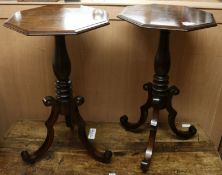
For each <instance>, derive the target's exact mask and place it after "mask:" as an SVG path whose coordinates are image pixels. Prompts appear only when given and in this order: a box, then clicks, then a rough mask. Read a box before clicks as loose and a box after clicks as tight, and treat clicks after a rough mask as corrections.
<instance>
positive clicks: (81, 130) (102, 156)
mask: <svg viewBox="0 0 222 175" xmlns="http://www.w3.org/2000/svg"><path fill="white" fill-rule="evenodd" d="M83 102H84V99H83V97H80V96H78V97H75V98H74V104H73V105H72V106H74V109H73V108H72V109H73V114H72V115H73V116H74V117H76V124H77V127H78V135H79V138H80V140H81V142H82V143H83V145H84V146H85V148H86V149H87V150H88V152H89V154H90V155H91V156H92V157H93V158H95V159H96V160H97V161H100V162H103V163H109V162H110V161H111V158H112V152H111V151H108V150H107V151H105V152H104V153H102V152H99V151H98V150H97V149H96V148H95V147H94V146H93V144H92V143H91V142H90V141H89V140H88V138H87V135H86V128H85V125H86V124H85V121H84V120H83V118H82V117H81V115H80V113H79V110H78V106H80V105H81V104H83Z"/></svg>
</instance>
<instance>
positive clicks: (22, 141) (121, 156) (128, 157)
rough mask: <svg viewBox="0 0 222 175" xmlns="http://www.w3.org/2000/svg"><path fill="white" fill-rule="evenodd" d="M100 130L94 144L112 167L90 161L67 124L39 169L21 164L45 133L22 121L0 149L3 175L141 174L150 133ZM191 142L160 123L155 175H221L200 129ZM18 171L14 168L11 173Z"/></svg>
mask: <svg viewBox="0 0 222 175" xmlns="http://www.w3.org/2000/svg"><path fill="white" fill-rule="evenodd" d="M92 127H93V128H96V129H97V134H96V138H95V140H94V141H93V142H95V144H98V145H100V148H101V149H104V148H110V149H111V150H113V152H114V156H113V159H112V162H111V163H110V164H103V163H99V162H96V161H95V160H93V159H92V158H91V157H89V156H88V154H87V152H86V151H85V149H84V148H83V147H82V145H81V144H80V141H79V140H78V136H77V133H71V131H70V130H69V129H68V128H66V127H65V124H64V123H63V122H59V123H57V124H56V126H55V134H56V136H55V142H54V145H53V147H52V148H51V149H50V151H49V152H48V153H47V155H46V156H45V157H44V158H43V160H41V161H40V162H38V163H36V164H35V165H32V166H30V165H27V164H25V163H24V162H22V160H21V158H20V151H21V150H23V149H29V150H33V149H35V148H36V147H38V145H39V144H41V143H42V141H43V139H44V137H45V134H46V129H45V127H44V123H43V122H40V121H19V122H17V123H16V124H15V125H13V126H12V127H11V128H10V129H9V131H8V132H7V134H6V135H5V137H4V141H3V142H2V143H1V144H0V163H1V166H0V172H1V174H3V175H4V174H33V175H35V174H36V175H37V174H41V175H51V174H54V175H68V174H78V175H98V174H101V175H103V174H104V175H108V174H109V173H111V172H113V173H116V174H117V175H126V174H127V175H137V174H141V170H140V167H139V162H140V160H141V158H142V157H143V152H144V148H145V146H146V142H147V137H148V136H147V133H148V132H147V129H148V128H146V130H145V131H143V132H142V133H132V132H127V131H125V130H124V129H122V128H121V127H120V126H119V125H118V124H116V123H88V124H87V128H92ZM197 130H198V133H197V135H196V136H195V137H193V138H192V139H190V140H186V141H185V140H178V139H177V138H176V136H175V135H174V134H173V133H171V131H170V130H169V128H168V127H167V125H165V124H163V123H161V124H160V127H159V130H158V132H157V140H156V152H155V153H154V157H153V160H152V164H151V166H150V170H149V174H152V175H184V174H186V175H203V174H207V175H221V174H222V163H221V160H220V158H219V156H218V154H217V153H216V151H215V149H214V147H213V144H212V143H211V142H210V141H209V138H208V137H207V136H206V135H205V133H204V132H203V130H202V129H201V128H200V127H197ZM11 167H13V168H11Z"/></svg>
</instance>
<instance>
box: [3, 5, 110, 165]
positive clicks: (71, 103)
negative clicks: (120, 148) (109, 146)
mask: <svg viewBox="0 0 222 175" xmlns="http://www.w3.org/2000/svg"><path fill="white" fill-rule="evenodd" d="M108 24H109V22H108V16H107V13H106V12H105V11H104V10H101V9H95V8H90V7H85V6H79V7H76V8H70V7H66V6H58V5H56V6H55V5H53V6H45V7H40V8H36V9H30V10H25V11H21V12H17V13H15V14H14V15H13V16H12V17H11V18H10V19H8V20H7V21H6V23H5V24H4V26H6V27H9V28H11V29H13V30H16V31H18V32H21V33H23V34H26V35H54V36H55V43H56V49H55V58H54V60H53V71H54V74H55V76H56V78H57V81H56V97H55V98H54V97H51V96H47V97H45V98H44V99H43V103H44V104H45V106H51V108H52V109H51V114H50V116H49V118H48V120H47V121H46V122H45V125H46V127H47V137H46V139H45V141H44V143H43V144H42V145H41V147H40V148H39V149H38V150H36V151H35V152H33V153H31V154H30V153H29V152H28V151H22V153H21V156H22V159H23V160H24V161H25V162H28V163H35V162H36V161H37V160H39V159H40V158H42V156H43V155H44V154H45V153H46V152H47V151H48V149H49V148H50V146H51V144H52V142H53V139H54V129H53V126H54V124H55V123H56V121H57V119H58V117H59V115H60V114H61V115H63V116H65V119H66V125H67V127H70V128H71V129H72V130H73V129H74V128H75V126H77V127H78V135H79V138H80V140H81V141H82V143H83V145H84V146H85V148H86V149H87V150H88V151H89V153H90V154H91V155H92V156H93V157H94V158H95V159H96V160H98V161H101V162H104V163H108V162H109V161H110V160H111V157H112V152H111V151H108V150H107V151H105V152H99V151H98V150H97V149H96V148H95V147H94V146H93V144H92V142H89V141H88V138H87V134H86V131H85V122H84V120H83V118H82V117H81V115H80V113H79V110H78V107H79V106H80V105H82V104H83V103H84V98H83V97H81V96H76V97H73V95H72V87H71V81H70V79H69V76H70V73H71V64H70V59H69V56H68V53H67V49H66V44H65V35H66V34H79V33H82V32H86V31H90V30H92V29H95V28H98V27H101V26H104V25H108Z"/></svg>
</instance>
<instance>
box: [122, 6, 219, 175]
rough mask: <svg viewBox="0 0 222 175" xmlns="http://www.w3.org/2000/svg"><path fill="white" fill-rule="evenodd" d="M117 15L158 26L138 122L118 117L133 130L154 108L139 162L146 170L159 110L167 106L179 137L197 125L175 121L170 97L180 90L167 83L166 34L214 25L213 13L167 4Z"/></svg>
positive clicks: (191, 132)
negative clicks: (151, 72) (180, 125)
mask: <svg viewBox="0 0 222 175" xmlns="http://www.w3.org/2000/svg"><path fill="white" fill-rule="evenodd" d="M118 17H119V18H121V19H123V20H125V21H128V22H130V23H132V24H135V25H137V26H139V27H144V28H151V29H158V30H160V40H159V47H158V50H157V53H156V57H155V63H154V69H155V74H154V78H153V82H152V83H147V84H145V85H144V87H143V88H144V90H145V91H147V92H148V100H147V102H146V103H145V104H144V105H142V106H141V107H140V111H141V116H140V119H139V121H138V122H137V123H129V122H128V117H127V116H126V115H124V116H122V117H121V118H120V122H121V125H122V126H123V127H124V128H125V129H126V130H131V131H135V130H137V129H138V128H139V127H140V126H142V125H144V124H145V122H146V120H147V116H148V110H149V109H150V108H153V116H152V119H151V121H150V135H149V142H148V146H147V149H146V152H145V158H144V160H142V162H141V169H142V170H143V171H144V172H146V171H147V170H148V167H149V165H150V161H151V158H152V154H153V148H154V143H155V137H156V131H157V127H158V118H159V112H160V110H163V109H166V110H167V112H168V113H169V115H168V123H169V125H170V127H171V129H172V130H173V132H174V133H175V134H176V135H177V136H178V137H180V138H184V139H188V138H190V137H192V136H193V135H195V134H196V132H197V130H196V128H195V127H194V126H193V125H191V126H190V127H189V129H188V131H181V130H179V129H177V127H176V125H175V118H176V115H177V112H176V110H175V109H174V108H173V107H172V98H173V96H174V95H178V94H179V90H178V88H177V87H176V86H170V87H169V86H168V84H169V76H168V72H169V70H170V51H169V36H170V31H172V30H176V31H185V32H187V31H192V30H199V29H203V28H207V27H213V26H216V23H215V20H214V18H213V15H212V14H210V13H207V12H204V11H201V10H197V9H194V8H189V7H183V6H170V5H155V4H153V5H138V6H130V7H126V8H125V9H124V10H123V11H122V12H121V14H120V15H119V16H118Z"/></svg>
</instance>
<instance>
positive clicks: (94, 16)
mask: <svg viewBox="0 0 222 175" xmlns="http://www.w3.org/2000/svg"><path fill="white" fill-rule="evenodd" d="M108 24H109V19H108V14H107V12H106V11H104V10H102V9H97V8H92V7H87V6H79V5H76V6H74V7H73V6H72V7H69V6H66V5H47V6H43V7H38V8H34V9H29V10H24V11H18V12H16V13H15V14H14V15H13V16H12V17H10V18H9V19H8V20H7V21H6V22H5V23H4V26H5V27H8V28H10V29H12V30H15V31H17V32H20V33H23V34H25V35H66V34H79V33H82V32H86V31H89V30H93V29H95V28H98V27H102V26H104V25H108Z"/></svg>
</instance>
